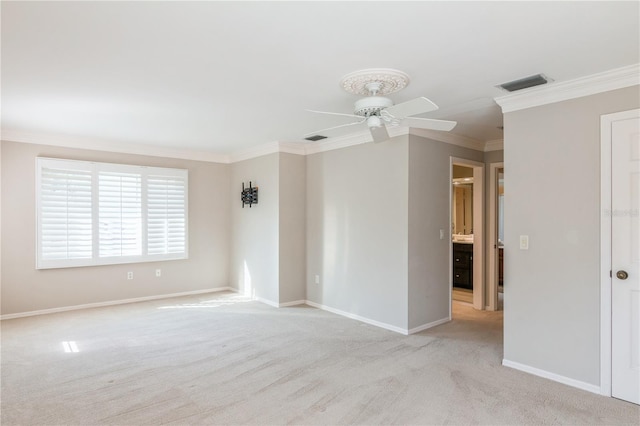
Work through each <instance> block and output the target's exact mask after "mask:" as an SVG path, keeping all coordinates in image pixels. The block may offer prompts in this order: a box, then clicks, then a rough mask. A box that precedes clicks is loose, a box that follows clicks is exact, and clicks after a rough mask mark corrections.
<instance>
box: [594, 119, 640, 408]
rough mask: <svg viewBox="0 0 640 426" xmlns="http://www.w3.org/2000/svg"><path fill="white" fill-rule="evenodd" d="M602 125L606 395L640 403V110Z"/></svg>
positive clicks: (602, 298)
mask: <svg viewBox="0 0 640 426" xmlns="http://www.w3.org/2000/svg"><path fill="white" fill-rule="evenodd" d="M600 124H601V126H600V128H601V139H600V140H601V177H600V179H601V197H602V198H601V210H600V211H601V213H600V215H601V217H600V219H601V221H600V223H601V228H600V234H601V238H600V250H601V252H600V259H601V266H600V271H601V279H600V301H601V302H600V303H601V305H600V313H601V315H600V321H601V323H600V336H601V337H600V339H601V340H600V363H601V364H600V391H601V393H602V394H603V395H607V396H612V397H615V398H619V399H623V400H625V401H629V402H632V403H635V404H640V350H638V348H640V326H639V325H638V324H639V323H640V217H639V216H640V214H639V213H638V210H639V209H640V109H637V110H631V111H625V112H620V113H615V114H607V115H603V116H602V117H601V123H600ZM614 164H615V167H613V165H614Z"/></svg>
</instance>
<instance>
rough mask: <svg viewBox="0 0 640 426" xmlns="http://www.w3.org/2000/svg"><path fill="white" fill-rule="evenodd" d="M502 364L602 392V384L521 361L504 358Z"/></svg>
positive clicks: (583, 388)
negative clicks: (570, 376)
mask: <svg viewBox="0 0 640 426" xmlns="http://www.w3.org/2000/svg"><path fill="white" fill-rule="evenodd" d="M502 365H503V366H505V367H509V368H513V369H516V370H520V371H524V372H525V373H529V374H533V375H534V376H538V377H542V378H545V379H549V380H553V381H554V382H558V383H562V384H564V385H568V386H571V387H574V388H578V389H582V390H585V391H587V392H591V393H597V394H599V393H600V386H598V385H592V384H591V383H586V382H582V381H580V380H575V379H571V378H569V377H565V376H561V375H559V374H556V373H551V372H549V371H546V370H541V369H539V368H535V367H531V366H528V365H525V364H520V363H519V362H515V361H509V360H508V359H503V360H502Z"/></svg>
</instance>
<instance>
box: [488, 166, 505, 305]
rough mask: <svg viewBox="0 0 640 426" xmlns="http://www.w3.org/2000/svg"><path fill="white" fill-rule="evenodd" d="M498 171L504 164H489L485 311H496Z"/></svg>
mask: <svg viewBox="0 0 640 426" xmlns="http://www.w3.org/2000/svg"><path fill="white" fill-rule="evenodd" d="M498 169H504V162H499V163H490V164H489V209H488V210H489V218H488V220H487V225H488V228H489V229H488V230H487V253H488V254H489V255H488V256H487V257H488V259H487V265H488V267H487V278H488V279H487V287H488V288H489V292H488V293H489V296H490V297H489V300H488V302H489V305H488V306H486V307H485V309H487V310H489V311H497V310H498V286H499V271H498V269H499V268H498V256H497V254H498V253H499V251H498V196H499V194H498Z"/></svg>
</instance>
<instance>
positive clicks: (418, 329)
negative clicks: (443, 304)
mask: <svg viewBox="0 0 640 426" xmlns="http://www.w3.org/2000/svg"><path fill="white" fill-rule="evenodd" d="M449 321H451V317H447V318H442V319H439V320H436V321H432V322H430V323H427V324H422V325H419V326H418V327H414V328H412V329H410V330H409V334H414V333H419V332H421V331H422V330H426V329H428V328H431V327H435V326H436V325H440V324H444V323H445V322H449Z"/></svg>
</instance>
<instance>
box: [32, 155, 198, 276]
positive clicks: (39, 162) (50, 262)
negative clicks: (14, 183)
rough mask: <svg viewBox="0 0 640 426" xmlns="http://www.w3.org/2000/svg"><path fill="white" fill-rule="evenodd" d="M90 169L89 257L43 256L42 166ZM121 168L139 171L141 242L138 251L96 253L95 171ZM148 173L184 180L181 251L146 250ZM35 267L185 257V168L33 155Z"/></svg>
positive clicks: (116, 263) (187, 173)
mask: <svg viewBox="0 0 640 426" xmlns="http://www.w3.org/2000/svg"><path fill="white" fill-rule="evenodd" d="M65 167H66V170H73V169H76V170H90V171H91V176H92V184H91V217H92V225H91V243H92V253H91V258H81V259H68V258H67V259H44V258H43V247H42V245H43V241H42V237H43V229H42V216H43V211H42V207H43V206H42V204H43V202H42V195H43V192H42V171H43V169H44V168H51V169H56V168H57V169H59V170H65ZM100 172H123V173H139V174H140V175H141V227H142V231H141V234H142V235H141V240H142V241H141V244H142V251H141V254H140V255H131V256H108V257H100V250H99V247H100V240H99V237H100V235H99V234H100V223H99V219H98V218H99V208H100V207H99V201H100V200H99V198H100V194H99V179H98V178H99V173H100ZM148 176H163V177H178V178H181V179H183V181H184V251H183V252H178V253H162V254H151V255H150V254H148V252H147V251H148V244H149V243H148V237H149V234H148V226H147V225H148V219H149V217H148V216H149V210H148V198H149V197H148V193H147V192H148V187H147V186H148V182H147V179H148ZM35 192H36V194H35V195H36V256H35V257H36V259H35V260H36V269H57V268H75V267H84V266H101V265H119V264H127V263H145V262H160V261H168V260H184V259H188V258H189V171H188V169H178V168H167V167H153V166H141V165H133V164H120V163H103V162H96V161H83V160H70V159H63V158H50V157H36V181H35Z"/></svg>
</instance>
